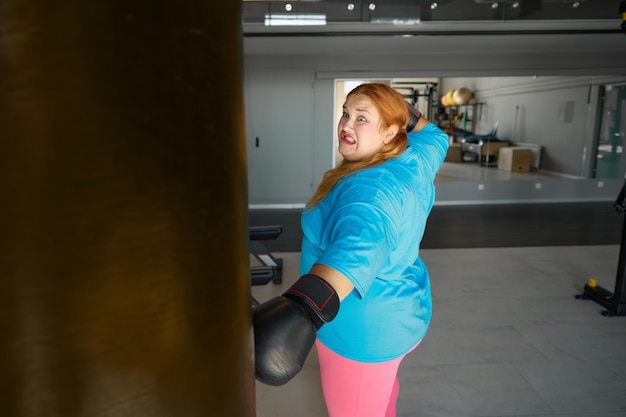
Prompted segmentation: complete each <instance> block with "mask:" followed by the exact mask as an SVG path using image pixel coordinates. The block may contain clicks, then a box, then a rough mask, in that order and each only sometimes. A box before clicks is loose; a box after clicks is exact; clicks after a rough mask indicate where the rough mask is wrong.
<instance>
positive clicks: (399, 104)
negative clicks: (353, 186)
mask: <svg viewBox="0 0 626 417" xmlns="http://www.w3.org/2000/svg"><path fill="white" fill-rule="evenodd" d="M356 96H364V97H367V98H368V99H369V100H370V101H371V102H372V104H373V105H374V107H376V110H378V114H379V115H380V126H378V128H379V130H381V131H382V130H384V129H387V128H389V127H391V126H398V133H397V134H396V136H395V138H394V139H393V140H392V141H390V142H389V143H388V144H386V145H384V146H383V148H382V149H381V150H380V152H378V153H377V154H375V155H374V156H372V158H371V159H370V160H369V161H359V162H350V161H348V160H345V159H344V160H343V161H342V162H341V164H340V165H339V166H337V167H336V168H333V169H331V170H329V171H327V172H326V173H325V174H324V177H323V178H322V182H320V185H319V186H318V187H317V190H316V191H315V194H313V196H312V197H311V198H310V199H309V201H307V204H306V206H307V209H312V208H313V207H315V205H316V204H317V203H319V202H320V201H321V200H323V199H324V197H326V196H327V195H328V193H329V192H330V190H332V188H333V187H334V186H335V184H337V181H339V180H340V179H341V178H343V177H345V176H346V175H349V174H352V173H353V172H356V171H358V170H361V169H364V168H369V167H372V166H375V165H379V164H382V163H383V162H385V161H387V160H388V159H391V158H394V157H396V156H399V155H400V154H402V152H404V150H405V149H406V147H407V145H408V141H409V140H408V136H407V133H406V125H407V123H408V122H409V113H408V110H407V102H406V101H405V100H404V97H402V95H401V94H400V93H398V92H397V91H396V90H394V89H393V88H391V87H389V86H388V85H387V84H382V83H366V84H361V85H359V86H358V87H356V88H354V89H353V90H352V91H350V93H348V96H347V98H350V97H356Z"/></svg>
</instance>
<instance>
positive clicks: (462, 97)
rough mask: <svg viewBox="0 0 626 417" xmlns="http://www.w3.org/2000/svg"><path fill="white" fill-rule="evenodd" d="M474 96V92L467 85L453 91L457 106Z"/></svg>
mask: <svg viewBox="0 0 626 417" xmlns="http://www.w3.org/2000/svg"><path fill="white" fill-rule="evenodd" d="M473 96H474V94H473V93H472V92H471V91H470V89H469V88H466V87H461V88H457V89H456V90H453V93H452V98H453V100H454V103H455V104H456V105H457V106H461V105H463V104H467V103H468V102H469V101H470V100H471V99H472V97H473Z"/></svg>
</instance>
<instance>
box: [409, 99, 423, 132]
mask: <svg viewBox="0 0 626 417" xmlns="http://www.w3.org/2000/svg"><path fill="white" fill-rule="evenodd" d="M406 104H407V107H408V108H409V123H408V124H407V125H406V131H407V132H411V131H413V129H414V128H415V126H417V122H419V121H420V119H421V118H422V113H420V112H419V110H417V109H416V108H415V107H413V106H412V105H411V104H410V103H408V102H407V103H406Z"/></svg>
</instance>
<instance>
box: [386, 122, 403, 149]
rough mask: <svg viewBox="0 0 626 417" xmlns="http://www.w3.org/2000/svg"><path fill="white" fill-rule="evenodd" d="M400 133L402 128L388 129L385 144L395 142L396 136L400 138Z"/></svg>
mask: <svg viewBox="0 0 626 417" xmlns="http://www.w3.org/2000/svg"><path fill="white" fill-rule="evenodd" d="M399 131H400V128H399V127H398V126H395V125H394V126H389V128H387V131H386V132H385V140H383V143H384V144H385V145H387V144H388V143H389V142H391V141H392V140H394V139H395V138H396V136H398V132H399Z"/></svg>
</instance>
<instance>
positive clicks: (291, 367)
mask: <svg viewBox="0 0 626 417" xmlns="http://www.w3.org/2000/svg"><path fill="white" fill-rule="evenodd" d="M339 304H340V301H339V296H338V295H337V292H336V291H335V290H334V288H333V287H332V286H331V285H330V284H329V283H328V282H326V281H325V280H324V279H322V278H320V277H318V276H317V275H311V274H308V275H303V276H301V277H300V279H298V281H296V283H295V284H293V285H292V286H291V288H289V289H288V290H287V291H286V292H285V293H284V294H283V295H282V296H279V297H274V298H272V299H271V300H269V301H267V302H265V303H263V304H260V305H258V306H255V307H253V309H252V322H253V325H254V356H255V373H256V379H257V380H259V381H260V382H262V383H264V384H267V385H274V386H279V385H284V384H286V383H287V382H289V380H291V378H293V377H294V376H295V375H296V374H297V373H298V372H300V370H301V369H302V365H304V361H305V360H306V358H307V356H308V355H309V352H310V351H311V349H312V348H313V344H314V343H315V337H316V333H317V331H318V330H319V329H320V327H322V326H323V325H324V323H328V322H329V321H331V320H332V319H334V318H335V316H336V315H337V312H338V311H339Z"/></svg>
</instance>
